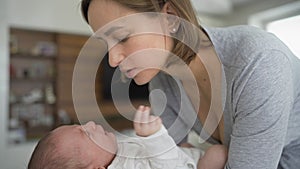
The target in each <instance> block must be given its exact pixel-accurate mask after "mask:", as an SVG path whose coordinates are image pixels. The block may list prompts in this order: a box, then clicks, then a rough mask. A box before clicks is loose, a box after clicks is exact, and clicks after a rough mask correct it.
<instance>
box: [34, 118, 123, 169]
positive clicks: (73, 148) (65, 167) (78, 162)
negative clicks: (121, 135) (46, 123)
mask: <svg viewBox="0 0 300 169" xmlns="http://www.w3.org/2000/svg"><path fill="white" fill-rule="evenodd" d="M116 151H117V142H116V137H115V135H114V134H112V133H109V132H106V131H105V130H104V129H103V128H102V127H101V126H100V125H96V124H95V123H94V122H88V123H86V124H85V125H82V126H80V125H72V126H62V127H58V128H57V129H55V130H53V131H52V132H50V133H49V134H47V135H46V136H45V137H43V138H42V139H41V140H40V141H39V143H38V145H37V146H36V148H35V150H34V152H33V154H32V156H31V159H30V161H29V164H28V169H69V168H70V169H71V168H72V169H74V168H75V169H76V168H106V167H107V166H108V165H109V164H110V163H111V161H112V160H113V159H114V157H115V153H116Z"/></svg>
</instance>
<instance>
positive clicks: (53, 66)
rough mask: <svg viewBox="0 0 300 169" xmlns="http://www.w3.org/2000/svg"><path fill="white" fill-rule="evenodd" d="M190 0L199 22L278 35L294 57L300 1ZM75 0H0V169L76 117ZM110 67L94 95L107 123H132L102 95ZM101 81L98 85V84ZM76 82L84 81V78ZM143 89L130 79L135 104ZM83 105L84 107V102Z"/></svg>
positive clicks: (84, 30)
mask: <svg viewBox="0 0 300 169" xmlns="http://www.w3.org/2000/svg"><path fill="white" fill-rule="evenodd" d="M192 2H193V4H194V7H195V9H196V11H197V14H198V17H199V20H200V22H201V24H204V25H206V26H218V27H225V26H232V25H241V24H248V25H253V26H257V27H260V28H262V29H265V30H267V31H269V32H272V33H274V34H276V35H277V36H278V37H279V38H280V39H281V40H282V41H284V42H285V43H286V44H287V45H288V46H289V47H290V48H291V50H292V51H293V52H294V53H295V55H296V56H298V57H300V47H299V44H300V41H299V39H300V38H299V30H300V1H298V0H192ZM79 4H80V0H49V1H46V0H26V1H24V0H0V37H1V40H0V72H1V75H0V168H1V169H22V168H26V165H27V162H28V159H29V158H30V155H31V153H32V151H33V148H34V146H35V145H36V143H37V140H38V139H39V138H40V137H41V136H42V135H44V134H45V133H47V132H48V131H50V130H52V129H53V128H55V127H57V126H59V125H62V124H72V123H78V119H77V116H76V114H75V111H74V106H73V101H72V93H71V88H72V84H71V81H72V72H73V67H74V63H75V61H76V58H77V56H78V54H79V52H80V49H81V47H82V46H83V45H84V43H85V42H86V40H87V39H88V38H89V36H90V35H91V34H92V32H91V30H90V29H89V27H88V26H87V24H86V23H85V22H84V20H83V19H82V17H81V14H80V10H79V9H80V6H79ZM103 64H105V63H103ZM103 67H104V68H107V65H103ZM112 72H113V70H109V69H108V68H107V69H99V70H98V74H97V78H96V80H95V93H96V98H97V101H98V104H99V106H100V107H101V111H102V112H104V115H105V117H106V118H107V120H108V121H109V122H110V124H111V125H112V126H113V127H114V128H115V129H116V130H120V131H122V130H123V131H124V130H126V129H130V128H131V127H132V126H131V123H130V122H128V121H126V120H124V119H123V118H122V117H121V116H120V115H119V114H117V113H116V112H117V111H116V109H115V107H114V105H113V103H112V102H111V98H110V96H109V95H108V94H107V91H109V90H110V88H109V85H106V84H110V79H109V78H110V76H111V73H112ZM100 81H104V83H97V82H100ZM81 85H82V88H83V89H84V88H86V87H88V86H87V85H86V84H84V82H83V83H82V84H81ZM146 88H147V86H142V87H140V88H138V87H136V86H135V85H134V84H132V85H131V88H130V90H131V91H132V93H134V94H133V95H131V96H130V97H131V99H132V100H133V104H134V105H139V104H144V103H145V104H147V102H148V101H147V98H145V92H147V91H146ZM82 97H83V98H85V97H87V98H88V97H89V96H85V95H84V94H83V95H82ZM84 107H85V108H86V110H87V111H88V110H89V105H88V103H87V104H86V105H85V106H84ZM86 118H87V119H88V118H90V117H86Z"/></svg>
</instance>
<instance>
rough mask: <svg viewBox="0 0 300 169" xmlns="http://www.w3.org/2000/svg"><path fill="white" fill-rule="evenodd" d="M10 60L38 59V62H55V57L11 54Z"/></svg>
mask: <svg viewBox="0 0 300 169" xmlns="http://www.w3.org/2000/svg"><path fill="white" fill-rule="evenodd" d="M10 57H11V58H18V59H40V60H44V59H46V60H55V59H56V58H57V56H45V55H32V54H25V53H21V54H12V55H10Z"/></svg>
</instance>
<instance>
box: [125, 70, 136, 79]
mask: <svg viewBox="0 0 300 169" xmlns="http://www.w3.org/2000/svg"><path fill="white" fill-rule="evenodd" d="M124 73H125V75H126V76H127V77H128V78H131V79H132V78H134V77H135V76H136V74H137V69H136V68H133V69H129V70H126V71H125V72H124Z"/></svg>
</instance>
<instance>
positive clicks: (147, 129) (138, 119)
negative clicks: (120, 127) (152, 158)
mask: <svg viewBox="0 0 300 169" xmlns="http://www.w3.org/2000/svg"><path fill="white" fill-rule="evenodd" d="M161 125H162V122H161V118H160V117H157V116H152V115H150V108H149V107H147V106H139V108H138V110H137V112H136V114H135V117H134V122H133V126H134V130H135V132H136V134H137V135H138V136H142V137H147V136H150V135H152V134H154V133H156V132H157V131H158V130H160V128H161Z"/></svg>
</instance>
